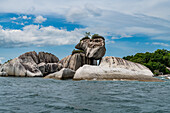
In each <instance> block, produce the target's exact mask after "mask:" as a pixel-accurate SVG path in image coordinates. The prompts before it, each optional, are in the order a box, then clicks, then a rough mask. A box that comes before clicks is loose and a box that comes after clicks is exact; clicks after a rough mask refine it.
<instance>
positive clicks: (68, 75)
mask: <svg viewBox="0 0 170 113" xmlns="http://www.w3.org/2000/svg"><path fill="white" fill-rule="evenodd" d="M74 74H75V71H74V70H71V69H69V68H63V69H61V70H60V71H58V72H55V73H52V74H49V75H47V76H46V77H44V78H54V79H72V78H73V77H74Z"/></svg>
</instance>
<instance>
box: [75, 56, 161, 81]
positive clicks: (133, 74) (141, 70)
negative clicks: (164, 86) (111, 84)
mask: <svg viewBox="0 0 170 113" xmlns="http://www.w3.org/2000/svg"><path fill="white" fill-rule="evenodd" d="M152 76H153V73H152V72H151V71H150V70H149V69H148V68H146V67H145V66H143V65H141V64H138V63H133V62H130V61H127V60H124V59H121V58H117V57H104V58H103V59H102V61H101V64H100V65H99V66H90V65H84V66H82V67H80V68H79V69H78V70H77V71H76V73H75V76H74V78H73V79H74V80H86V79H87V80H138V81H159V80H158V79H156V78H154V77H152Z"/></svg>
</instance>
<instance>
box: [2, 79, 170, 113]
mask: <svg viewBox="0 0 170 113" xmlns="http://www.w3.org/2000/svg"><path fill="white" fill-rule="evenodd" d="M145 112H149V113H165V112H167V113H168V112H170V81H168V80H166V82H138V81H73V80H54V79H43V78H17V77H16V78H12V77H8V78H6V77H0V113H145Z"/></svg>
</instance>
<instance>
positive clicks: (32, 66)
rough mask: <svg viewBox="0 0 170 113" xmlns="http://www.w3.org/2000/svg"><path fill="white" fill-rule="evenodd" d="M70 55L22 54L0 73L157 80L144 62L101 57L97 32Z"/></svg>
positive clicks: (101, 41) (102, 50)
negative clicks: (60, 57) (58, 56)
mask: <svg viewBox="0 0 170 113" xmlns="http://www.w3.org/2000/svg"><path fill="white" fill-rule="evenodd" d="M75 48H76V49H77V50H73V51H72V54H71V55H68V56H66V57H65V58H63V59H61V60H59V58H57V57H56V56H55V55H53V54H51V53H45V52H39V53H36V52H35V51H32V52H27V53H24V54H23V55H20V56H19V57H17V58H14V59H12V60H10V61H8V62H6V63H4V64H2V65H1V66H0V76H6V77H7V76H15V77H44V78H55V79H73V80H138V81H156V82H160V81H161V80H159V79H157V78H154V77H153V73H152V72H151V71H150V70H149V69H148V68H147V67H145V66H144V65H141V64H139V63H134V62H131V61H127V60H124V59H121V58H118V57H112V56H107V57H103V56H104V55H105V52H106V48H105V39H104V37H102V36H99V35H97V34H95V35H93V36H92V37H91V38H89V37H88V36H86V37H84V38H82V39H81V40H80V42H79V43H78V44H77V45H76V46H75Z"/></svg>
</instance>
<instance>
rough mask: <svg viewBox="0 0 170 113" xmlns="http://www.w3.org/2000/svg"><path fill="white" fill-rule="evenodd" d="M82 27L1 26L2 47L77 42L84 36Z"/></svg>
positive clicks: (0, 42) (0, 44)
mask: <svg viewBox="0 0 170 113" xmlns="http://www.w3.org/2000/svg"><path fill="white" fill-rule="evenodd" d="M81 32H82V31H81V29H75V30H74V31H67V30H66V29H58V28H55V27H53V26H48V27H41V26H39V25H28V26H25V27H24V28H23V29H22V30H16V29H3V28H2V27H0V40H1V41H0V46H1V47H24V46H32V45H33V46H38V47H39V46H48V45H52V46H53V45H68V44H75V43H77V42H78V41H79V39H80V37H82V33H81Z"/></svg>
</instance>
